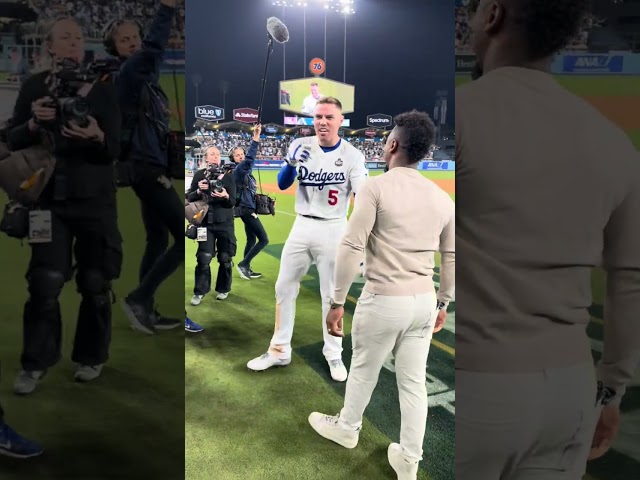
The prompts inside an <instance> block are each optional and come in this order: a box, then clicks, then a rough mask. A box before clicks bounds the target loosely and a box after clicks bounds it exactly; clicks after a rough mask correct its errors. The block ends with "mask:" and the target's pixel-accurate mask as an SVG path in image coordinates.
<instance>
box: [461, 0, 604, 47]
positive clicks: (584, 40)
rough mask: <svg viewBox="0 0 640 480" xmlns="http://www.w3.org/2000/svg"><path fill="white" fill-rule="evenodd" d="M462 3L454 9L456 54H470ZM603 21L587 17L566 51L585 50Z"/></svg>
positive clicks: (467, 18)
mask: <svg viewBox="0 0 640 480" xmlns="http://www.w3.org/2000/svg"><path fill="white" fill-rule="evenodd" d="M463 4H464V2H463V1H460V0H459V1H457V2H456V7H455V28H456V53H459V54H471V53H473V52H472V51H471V28H470V26H469V13H468V9H467V7H466V6H464V5H463ZM604 22H605V20H604V19H602V18H599V17H597V16H589V17H588V18H587V19H586V20H585V23H584V25H583V28H582V30H581V31H580V33H578V35H577V36H576V37H575V38H574V40H573V42H572V43H571V44H570V45H569V46H568V47H567V50H587V48H588V42H589V32H590V31H591V30H593V29H595V28H600V27H602V26H603V24H604Z"/></svg>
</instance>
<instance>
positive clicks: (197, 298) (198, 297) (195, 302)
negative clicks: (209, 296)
mask: <svg viewBox="0 0 640 480" xmlns="http://www.w3.org/2000/svg"><path fill="white" fill-rule="evenodd" d="M203 298H204V295H194V296H193V297H191V305H193V306H196V305H200V302H202V299H203Z"/></svg>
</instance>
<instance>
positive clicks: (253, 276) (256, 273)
mask: <svg viewBox="0 0 640 480" xmlns="http://www.w3.org/2000/svg"><path fill="white" fill-rule="evenodd" d="M261 276H262V274H261V273H258V272H254V271H253V270H251V269H249V277H250V278H260V277H261Z"/></svg>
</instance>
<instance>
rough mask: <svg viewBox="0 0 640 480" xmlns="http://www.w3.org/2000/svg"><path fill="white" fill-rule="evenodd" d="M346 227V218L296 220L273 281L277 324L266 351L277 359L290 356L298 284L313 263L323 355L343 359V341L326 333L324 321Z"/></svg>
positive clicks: (328, 357)
mask: <svg viewBox="0 0 640 480" xmlns="http://www.w3.org/2000/svg"><path fill="white" fill-rule="evenodd" d="M346 227H347V219H346V218H344V219H339V220H314V219H311V218H306V217H301V216H298V217H297V218H296V221H295V223H294V224H293V228H292V229H291V233H290V234H289V238H288V239H287V242H286V243H285V245H284V249H283V250H282V256H281V258H280V272H279V273H278V280H277V281H276V324H275V329H274V334H273V338H272V339H271V345H270V348H269V352H270V353H271V354H272V355H275V356H276V357H278V358H290V357H291V339H292V337H293V325H294V322H295V316H296V299H297V298H298V293H299V292H300V281H301V280H302V278H303V277H304V276H305V275H306V274H307V272H308V271H309V267H310V266H311V265H312V264H315V265H316V268H317V269H318V274H319V276H320V295H321V297H322V318H320V319H319V320H320V322H319V323H320V328H321V329H322V334H323V338H324V348H323V349H322V353H323V354H324V356H325V358H326V359H327V360H328V361H330V360H337V359H340V358H342V339H341V338H338V337H333V336H331V335H329V334H328V333H327V329H326V327H325V321H326V319H327V315H328V313H329V309H330V306H331V295H332V294H333V288H334V287H333V285H334V269H335V264H336V253H337V249H338V245H339V243H340V241H341V240H342V236H343V235H344V232H345V229H346Z"/></svg>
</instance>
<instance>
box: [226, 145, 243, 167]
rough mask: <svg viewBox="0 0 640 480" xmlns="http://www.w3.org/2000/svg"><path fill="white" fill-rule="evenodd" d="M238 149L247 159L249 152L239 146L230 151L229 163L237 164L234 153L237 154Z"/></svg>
mask: <svg viewBox="0 0 640 480" xmlns="http://www.w3.org/2000/svg"><path fill="white" fill-rule="evenodd" d="M238 149H240V150H242V153H243V154H244V156H245V157H246V156H247V151H246V150H245V149H244V147H241V146H239V145H238V146H237V147H233V148H232V149H231V150H229V161H230V162H231V163H236V162H235V160H234V159H233V152H235V151H236V150H238Z"/></svg>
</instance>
